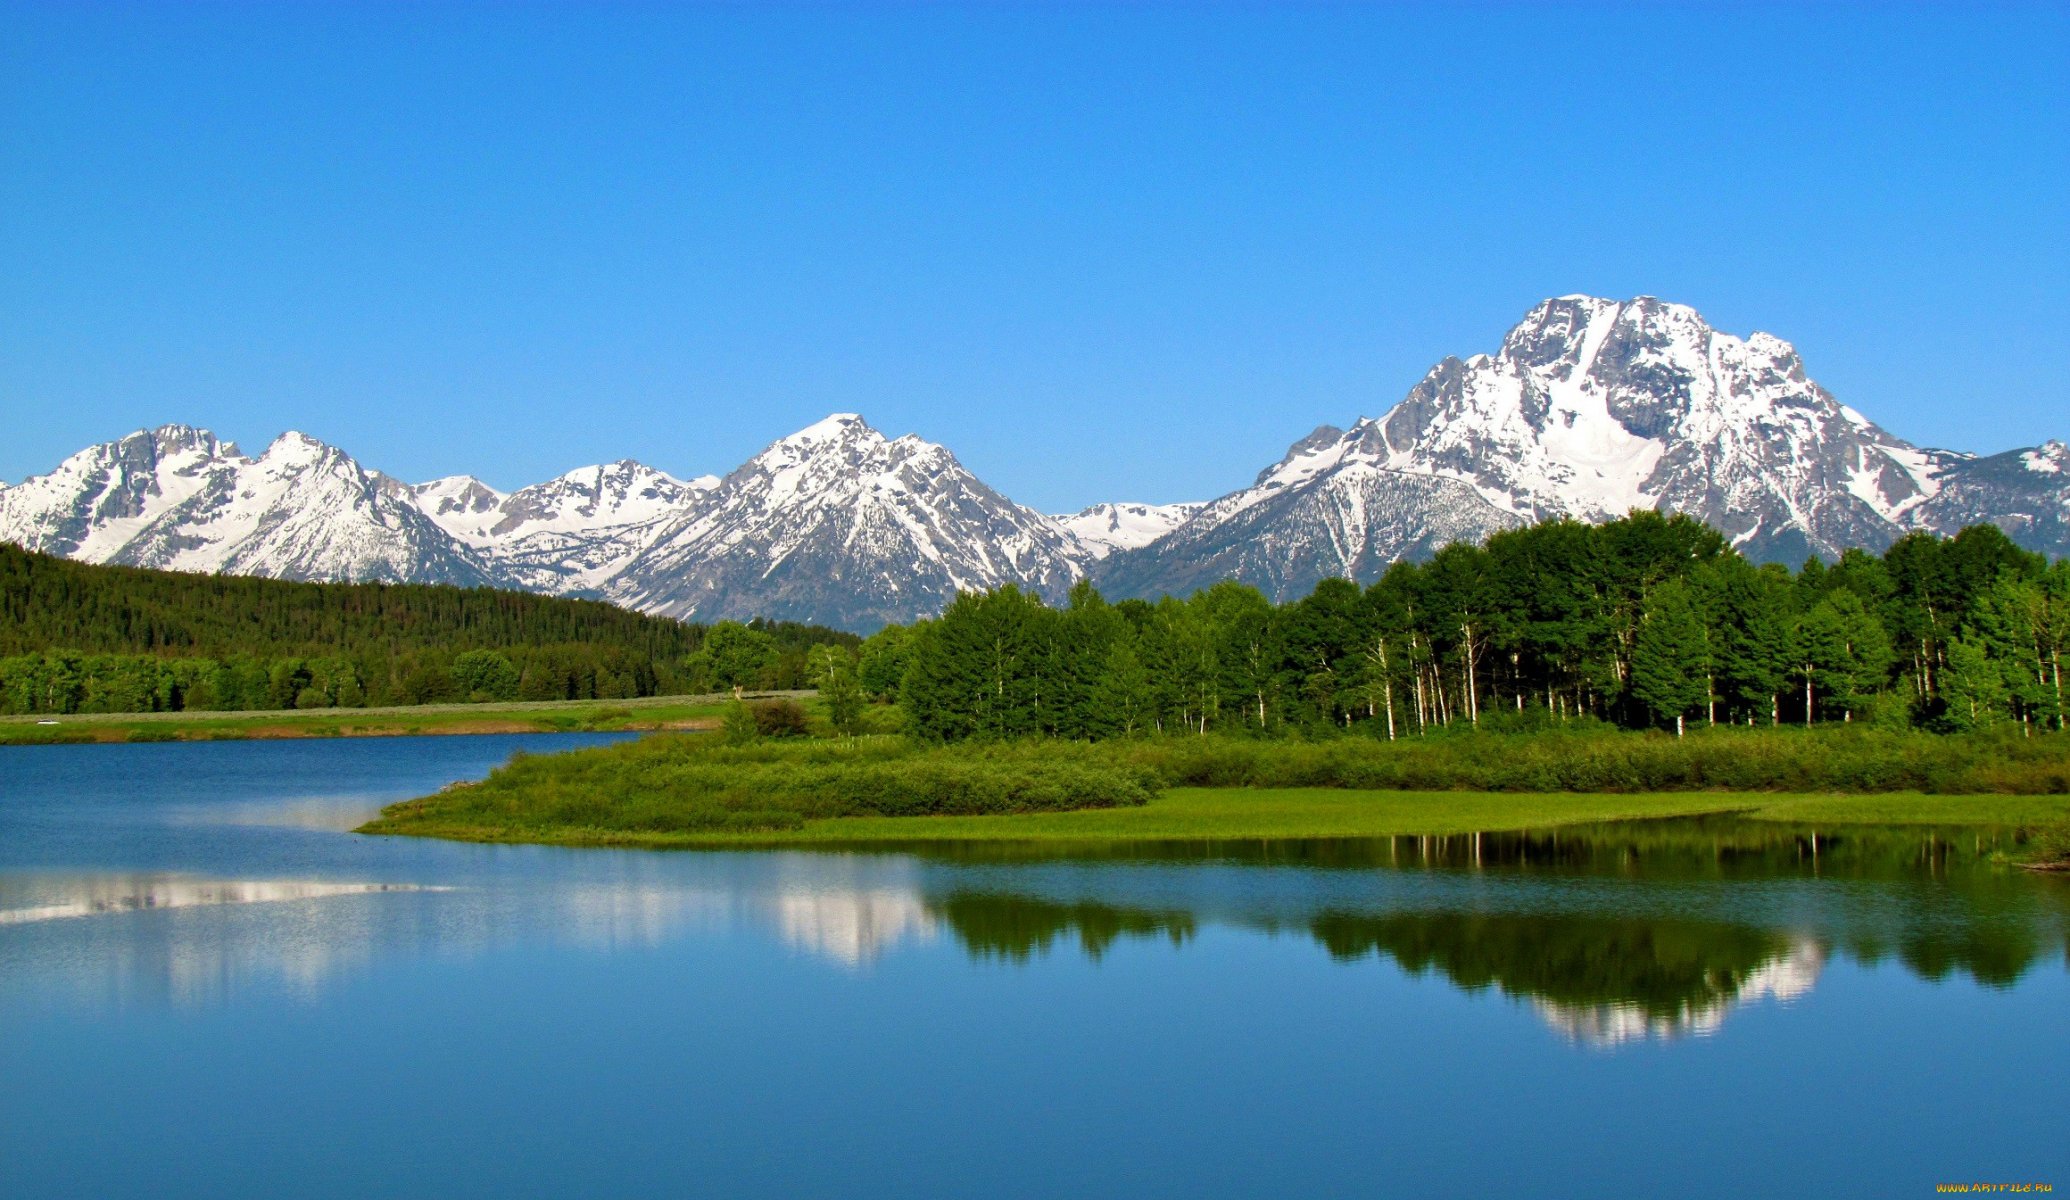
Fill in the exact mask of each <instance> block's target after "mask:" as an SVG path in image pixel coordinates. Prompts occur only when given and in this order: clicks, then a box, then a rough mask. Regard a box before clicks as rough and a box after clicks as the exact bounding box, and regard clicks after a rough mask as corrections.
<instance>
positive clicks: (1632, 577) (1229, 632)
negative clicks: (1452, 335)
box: [860, 512, 2070, 740]
mask: <svg viewBox="0 0 2070 1200" xmlns="http://www.w3.org/2000/svg"><path fill="white" fill-rule="evenodd" d="M2066 642H2070V563H2066V562H2063V561H2058V562H2055V563H2054V564H2050V563H2049V562H2048V561H2047V560H2046V559H2044V558H2043V557H2041V556H2040V555H2037V554H2033V553H2029V552H2027V551H2025V550H2022V549H2020V548H2019V547H2017V546H2015V545H2013V544H2012V542H2010V541H2009V540H2008V539H2007V538H2006V537H2005V535H2004V534H2002V533H2001V532H1999V531H1998V530H1997V529H1996V528H1993V527H1991V526H1988V525H1979V526H1975V527H1972V528H1968V529H1965V530H1962V531H1961V532H1960V533H1958V534H1956V535H1955V536H1953V537H1950V538H1941V537H1936V536H1934V535H1932V534H1929V533H1912V534H1908V535H1906V536H1905V537H1903V538H1901V539H1899V540H1898V541H1897V542H1896V544H1894V545H1893V546H1891V548H1890V549H1889V551H1888V552H1886V553H1884V554H1882V555H1881V556H1877V555H1872V554H1867V553H1864V552H1861V551H1850V552H1848V553H1847V554H1846V555H1844V556H1843V557H1842V558H1841V559H1840V561H1839V562H1838V563H1837V564H1836V565H1833V566H1830V567H1828V566H1826V565H1824V564H1822V563H1820V562H1819V561H1818V560H1816V559H1813V560H1811V561H1810V562H1807V563H1806V564H1805V565H1804V567H1803V568H1801V569H1800V570H1798V571H1795V572H1791V571H1789V570H1787V569H1785V568H1783V567H1780V566H1772V565H1771V566H1755V565H1753V564H1751V563H1749V562H1748V561H1747V560H1746V559H1744V558H1742V557H1741V556H1740V555H1739V554H1737V553H1736V552H1734V551H1733V550H1732V549H1731V547H1730V546H1729V545H1728V544H1727V542H1726V540H1725V538H1724V537H1723V536H1722V535H1720V534H1719V533H1718V532H1717V531H1716V530H1713V529H1711V528H1709V527H1707V526H1705V525H1703V524H1701V523H1699V522H1696V521H1693V520H1690V519H1688V518H1686V517H1672V518H1670V517H1663V516H1661V515H1659V514H1657V513H1653V512H1634V513H1632V514H1631V515H1630V516H1628V517H1626V518H1624V519H1621V520H1617V521H1612V522H1609V523H1607V524H1603V525H1587V524H1583V523H1580V522H1576V521H1568V520H1561V521H1551V522H1546V523H1543V524H1539V525H1536V526H1532V527H1529V528H1525V529H1517V530H1512V531H1508V532H1504V533H1498V534H1495V535H1494V536H1493V537H1490V538H1489V539H1488V540H1487V543H1486V544H1485V545H1474V544H1454V545H1451V546H1447V547H1446V548H1444V549H1443V550H1441V551H1439V552H1438V553H1437V554H1436V555H1435V556H1434V557H1433V558H1431V559H1430V560H1429V561H1428V562H1423V563H1411V562H1398V563H1396V564H1394V565H1393V566H1392V567H1391V568H1390V569H1389V570H1388V571H1387V573H1386V574H1385V576H1384V577H1383V578H1381V579H1380V580H1379V581H1378V582H1377V583H1375V584H1373V585H1372V586H1370V587H1367V588H1360V587H1358V586H1357V585H1355V584H1353V583H1351V582H1349V581H1348V580H1342V579H1329V580H1325V581H1323V583H1322V584H1320V585H1319V586H1318V587H1317V588H1316V589H1315V591H1314V592H1313V593H1312V594H1311V595H1309V596H1308V597H1306V598H1305V599H1302V600H1298V601H1295V602H1292V603H1288V604H1284V605H1277V606H1275V605H1274V604H1272V603H1271V602H1270V601H1268V600H1267V599H1266V598H1265V596H1264V595H1262V594H1261V593H1259V592H1258V591H1257V590H1255V589H1253V588H1249V587H1245V586H1242V585H1239V584H1234V583H1221V584H1217V585H1215V586H1213V587H1210V588H1207V589H1205V590H1203V591H1200V592H1197V593H1195V594H1194V595H1193V596H1192V597H1191V598H1190V599H1185V600H1180V599H1175V598H1166V599H1164V600H1162V601H1160V602H1158V603H1155V604H1151V603H1146V602H1143V601H1139V600H1125V601H1121V602H1119V603H1115V604H1109V603H1107V602H1106V601H1105V600H1103V599H1102V598H1101V597H1100V595H1099V593H1098V592H1096V591H1095V590H1093V589H1092V588H1091V587H1090V586H1087V585H1083V584H1081V585H1080V586H1079V587H1078V588H1077V589H1076V590H1075V591H1073V592H1072V594H1071V597H1070V600H1069V603H1068V605H1067V606H1066V607H1065V608H1063V609H1051V608H1049V607H1047V606H1045V605H1044V604H1043V603H1042V602H1041V601H1040V600H1039V599H1037V598H1035V597H1033V596H1030V595H1028V594H1026V593H1023V592H1020V591H1018V590H1016V589H1014V588H1011V587H1008V588H1001V589H998V590H996V591H992V592H989V593H985V594H982V595H977V594H966V595H963V596H960V597H958V598H957V600H956V601H955V603H954V604H952V605H950V607H949V608H948V610H947V611H946V612H945V613H944V614H943V615H942V616H941V617H940V618H939V619H937V620H932V621H923V622H919V623H917V624H915V625H912V626H908V627H894V628H890V629H886V630H884V631H883V632H881V633H879V634H877V635H875V636H873V637H872V638H870V639H869V640H868V641H866V642H865V643H864V644H863V652H862V659H861V664H860V675H861V681H862V684H863V686H864V687H865V688H867V689H869V690H871V691H873V692H875V693H877V694H879V695H883V696H896V697H897V698H899V699H900V700H901V701H902V703H903V705H904V707H905V709H906V716H907V727H908V729H909V730H910V731H912V732H913V733H916V734H918V735H921V736H923V737H928V738H933V739H939V740H957V739H961V738H968V737H1015V736H1023V735H1041V734H1047V735H1054V736H1060V737H1069V738H1102V737H1118V736H1127V735H1130V734H1135V733H1141V732H1146V731H1164V732H1175V731H1186V732H1196V733H1200V732H1208V731H1226V732H1238V733H1240V732H1244V731H1249V732H1252V733H1260V732H1266V733H1269V732H1273V731H1282V730H1303V731H1311V732H1323V731H1327V730H1331V729H1335V730H1340V731H1342V730H1351V731H1358V732H1364V733H1367V734H1370V735H1371V736H1374V737H1380V738H1400V737H1410V736H1416V735H1419V734H1428V733H1434V732H1438V731H1442V730H1445V729H1454V728H1461V727H1486V726H1490V725H1493V726H1496V727H1501V728H1529V727H1534V726H1541V725H1543V726H1553V725H1561V724H1565V723H1569V722H1576V721H1580V722H1608V723H1615V724H1617V725H1622V726H1626V727H1632V728H1640V727H1664V728H1668V729H1674V730H1681V729H1685V728H1687V727H1688V726H1689V725H1690V724H1691V723H1706V724H1742V725H1773V724H1809V723H1814V722H1854V721H1873V722H1876V723H1878V724H1879V725H1888V726H1898V727H1902V726H1917V727H1922V728H1928V729H1935V730H1949V731H1952V730H1958V729H1967V728H1973V727H1977V726H1983V725H1991V724H1996V723H2005V722H2010V723H2014V724H2016V725H2019V726H2023V727H2025V728H2026V729H2028V730H2029V731H2038V730H2044V729H2060V728H2061V727H2062V725H2063V720H2064V715H2065V707H2064V703H2065V702H2064V694H2063V683H2062V658H2063V657H2064V651H2065V648H2066Z"/></svg>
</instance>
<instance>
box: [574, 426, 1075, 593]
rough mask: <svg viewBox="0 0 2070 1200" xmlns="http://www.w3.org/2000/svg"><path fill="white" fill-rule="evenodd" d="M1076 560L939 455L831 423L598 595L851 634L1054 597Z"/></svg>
mask: <svg viewBox="0 0 2070 1200" xmlns="http://www.w3.org/2000/svg"><path fill="white" fill-rule="evenodd" d="M1085 557H1086V552H1085V550H1084V549H1083V547H1081V546H1080V545H1079V544H1078V542H1077V540H1076V539H1075V538H1073V537H1072V536H1071V534H1070V533H1068V532H1066V531H1065V530H1064V529H1063V527H1062V526H1060V525H1059V524H1058V523H1057V522H1056V520H1055V519H1054V518H1051V517H1048V516H1045V515H1043V514H1042V513H1038V512H1036V511H1034V510H1033V509H1029V508H1023V507H1022V506H1020V505H1018V504H1015V503H1013V502H1012V501H1011V500H1008V499H1006V498H1005V497H1004V496H1001V495H1000V494H999V493H997V492H995V491H993V490H992V489H991V488H988V487H986V486H985V485H984V484H983V483H981V482H979V480H978V479H977V477H976V476H974V475H972V474H971V473H970V472H969V471H967V470H965V469H964V467H963V465H962V464H961V463H959V462H957V461H956V457H955V455H953V454H950V453H949V452H948V451H947V450H946V449H944V448H943V447H941V446H938V445H935V444H934V443H932V442H927V441H923V440H921V439H920V438H918V437H914V436H912V435H910V434H909V435H907V436H905V437H900V438H887V437H885V436H884V435H883V434H881V433H879V432H877V431H876V430H875V429H872V428H870V426H869V425H868V423H866V422H865V421H864V420H863V419H862V418H861V417H859V416H856V415H854V414H852V413H839V414H836V415H834V416H831V417H828V418H827V419H825V420H823V421H820V422H818V423H816V424H813V425H810V426H808V427H806V428H805V429H802V430H800V431H798V432H797V433H794V434H792V435H791V436H789V437H787V438H783V439H782V440H780V441H778V442H776V443H774V444H773V445H771V446H770V447H769V448H768V449H766V450H764V451H762V453H760V454H758V455H756V456H755V457H754V458H752V459H750V460H748V462H747V463H746V464H744V465H743V466H741V467H740V468H739V469H738V470H735V471H734V472H733V473H732V474H730V475H728V476H726V477H725V479H724V480H722V481H721V482H720V483H719V486H718V487H717V488H715V489H713V490H712V491H711V492H710V493H709V494H708V496H707V497H706V499H705V501H704V503H703V504H702V505H701V506H699V507H698V508H697V509H695V510H694V511H691V512H688V513H685V514H684V515H682V516H679V517H675V518H672V519H671V520H670V521H669V522H668V523H667V525H666V528H664V529H662V530H661V531H659V532H658V534H657V535H656V537H655V539H654V542H653V544H652V545H651V547H650V548H649V549H647V550H646V551H644V552H643V553H641V554H640V555H639V556H638V557H637V558H635V559H634V560H633V561H632V562H631V563H630V564H629V565H628V566H627V567H626V568H625V570H624V571H623V572H622V573H620V575H619V576H618V577H617V578H616V579H614V580H613V581H612V582H611V584H610V585H609V586H608V588H607V589H606V593H605V594H606V595H607V596H608V597H610V598H611V599H614V600H617V601H619V602H620V603H622V604H625V605H628V606H629V607H632V608H638V609H642V610H644V611H648V612H658V613H663V614H666V615H670V616H676V617H682V618H685V619H691V618H694V619H697V620H715V619H719V618H725V617H749V616H765V617H774V618H783V619H792V620H811V621H819V622H824V623H827V624H831V625H839V626H844V627H850V628H874V627H876V626H877V625H880V624H883V623H884V622H887V621H906V620H911V619H913V618H914V617H915V616H921V615H931V614H933V613H935V612H939V611H940V610H941V608H942V607H943V606H944V605H945V604H947V603H948V601H949V600H950V599H951V598H952V597H953V596H954V595H955V594H956V593H957V592H958V591H962V590H969V589H980V588H991V587H996V586H998V585H1000V584H1003V583H1014V584H1019V585H1021V586H1023V587H1028V588H1032V589H1034V590H1035V591H1038V592H1041V593H1043V594H1045V595H1049V596H1052V597H1053V596H1056V595H1058V594H1060V593H1061V592H1062V591H1063V590H1065V589H1067V588H1068V587H1069V586H1070V585H1071V583H1072V582H1073V581H1075V580H1076V579H1077V578H1079V577H1080V576H1081V575H1082V574H1083V573H1084V566H1083V563H1084V560H1085Z"/></svg>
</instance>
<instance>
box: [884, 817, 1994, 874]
mask: <svg viewBox="0 0 2070 1200" xmlns="http://www.w3.org/2000/svg"><path fill="white" fill-rule="evenodd" d="M2023 844H2024V839H2023V835H2022V834H2021V833H2020V832H2019V831H2017V830H2007V829H2000V830H1963V831H1951V830H1945V829H1935V828H1930V827H1922V828H1916V829H1891V828H1873V827H1866V826H1838V827H1817V826H1810V825H1789V824H1783V823H1780V822H1775V821H1754V820H1748V819H1746V818H1743V817H1733V816H1709V817H1675V818H1664V819H1660V820H1647V821H1610V822H1600V823H1597V824H1592V825H1563V826H1559V827H1557V828H1552V829H1543V830H1511V831H1506V832H1497V833H1455V834H1442V835H1435V836H1428V835H1403V836H1399V837H1372V838H1301V839H1272V838H1249V839H1240V840H1227V839H1225V840H1216V839H1207V840H1200V841H1176V842H1174V841H1167V842H1105V843H1072V842H1048V843H1043V842H974V843H962V844H958V843H939V844H926V843H916V844H907V845H901V846H895V847H891V846H887V847H884V848H885V849H896V850H899V851H902V852H906V853H911V854H914V855H916V856H918V857H922V858H928V859H935V860H940V861H947V862H956V863H1027V862H1039V861H1050V860H1067V861H1074V862H1237V863H1250V864H1256V865H1259V866H1292V867H1313V868H1318V869H1325V870H1328V869H1341V870H1359V869H1366V868H1372V867H1409V868H1431V869H1446V870H1482V871H1491V870H1532V871H1536V870H1550V871H1559V872H1563V873H1577V874H1586V875H1632V876H1641V877H1644V878H1648V879H1719V878H1778V877H1787V876H1813V877H1818V878H1848V879H1918V878H1946V877H1948V876H1949V874H1950V873H1951V872H1952V873H1957V874H1962V873H1969V872H1971V871H1972V869H1973V868H1975V867H1976V866H1977V865H1978V864H1979V863H1980V862H1982V861H1983V860H1985V859H1987V858H1988V857H1989V856H1990V855H1991V854H1992V853H1993V852H1996V851H2010V850H2016V849H2018V848H2019V847H2020V846H2021V845H2023ZM1990 875H1991V877H1992V878H1997V879H1999V880H2000V881H2001V882H2006V881H2010V882H2012V883H2014V884H2016V885H2017V884H2021V883H2023V882H2024V881H2019V880H2012V879H2010V877H2007V876H2004V875H2003V874H2002V873H1997V872H1993V873H1990Z"/></svg>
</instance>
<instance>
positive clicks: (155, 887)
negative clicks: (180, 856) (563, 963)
mask: <svg viewBox="0 0 2070 1200" xmlns="http://www.w3.org/2000/svg"><path fill="white" fill-rule="evenodd" d="M445 890H447V889H445V888H425V887H420V886H419V885H417V884H412V883H322V882H314V881H310V880H264V879H230V880H223V879H193V878H189V877H186V876H181V875H165V874H139V875H81V876H62V875H61V876H46V877H43V878H40V879H37V880H36V881H34V883H32V884H31V885H30V886H28V887H26V888H7V889H4V890H0V925H23V924H27V923H29V922H31V921H56V920H62V919H65V918H68V917H92V916H105V915H108V914H111V913H129V912H146V911H150V910H154V909H165V908H197V907H201V906H205V905H214V904H268V903H274V902H278V901H285V900H318V899H323V898H325V897H328V896H358V895H365V894H367V893H370V892H420V891H445ZM9 892H21V893H26V896H24V897H23V898H28V899H32V900H34V901H36V902H34V903H29V904H15V903H9V901H10V900H11V899H13V897H10V896H9V894H8V893H9Z"/></svg>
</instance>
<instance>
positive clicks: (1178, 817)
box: [364, 788, 2070, 847]
mask: <svg viewBox="0 0 2070 1200" xmlns="http://www.w3.org/2000/svg"><path fill="white" fill-rule="evenodd" d="M397 807H398V808H400V807H403V806H397ZM392 811H394V810H391V812H392ZM1707 813H1738V814H1741V815H1744V816H1748V817H1751V818H1754V819H1757V820H1767V821H1778V822H1789V823H1816V824H1822V825H1834V826H1839V825H1874V826H1892V825H1938V826H1955V827H1979V826H2023V825H2032V824H2038V823H2042V822H2047V821H2060V820H2065V819H2070V796H1941V795H1923V794H1917V793H1894V794H1885V795H1874V796H1831V795H1779V794H1775V793H1767V792H1761V793H1731V792H1653V793H1631V794H1596V795H1576V794H1534V793H1514V792H1505V793H1489V792H1398V791H1357V790H1351V789H1344V788H1174V789H1171V790H1169V791H1166V792H1165V793H1163V794H1162V795H1160V796H1158V797H1157V798H1155V799H1153V800H1151V801H1150V803H1148V804H1146V805H1143V806H1141V807H1129V808H1105V809H1086V810H1080V811H1076V812H1060V813H1025V814H1014V815H1006V816H945V817H838V818H831V819H825V820H808V821H806V822H804V824H803V826H802V827H801V828H799V829H795V830H778V831H760V832H719V831H704V832H640V831H629V830H622V829H607V828H599V827H595V826H587V827H585V826H572V825H571V826H563V827H559V828H541V827H530V828H525V829H518V828H514V827H512V826H509V825H491V824H479V823H475V824H470V823H467V822H465V821H450V820H445V819H440V818H438V817H436V816H432V815H428V814H427V815H424V816H421V817H417V818H414V819H411V820H408V821H395V820H393V819H390V818H384V819H383V820H381V821H376V822H374V823H373V824H371V825H368V826H366V827H365V829H364V831H365V832H370V833H408V834H413V835H417V836H424V837H442V838H455V839H460V840H464V841H488V842H508V841H518V842H535V843H544V844H552V845H567V846H604V845H608V846H654V847H696V846H842V845H859V844H865V843H876V844H886V843H940V842H1009V841H1023V842H1157V841H1164V842H1186V841H1234V840H1242V839H1254V838H1256V839H1262V838H1360V837H1388V836H1392V835H1413V834H1430V835H1438V834H1452V833H1472V832H1495V831H1499V830H1510V829H1534V828H1543V827H1547V826H1552V825H1565V824H1575V823H1581V822H1590V821H1609V820H1621V819H1633V818H1647V817H1676V816H1697V815H1702V814H1707Z"/></svg>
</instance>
